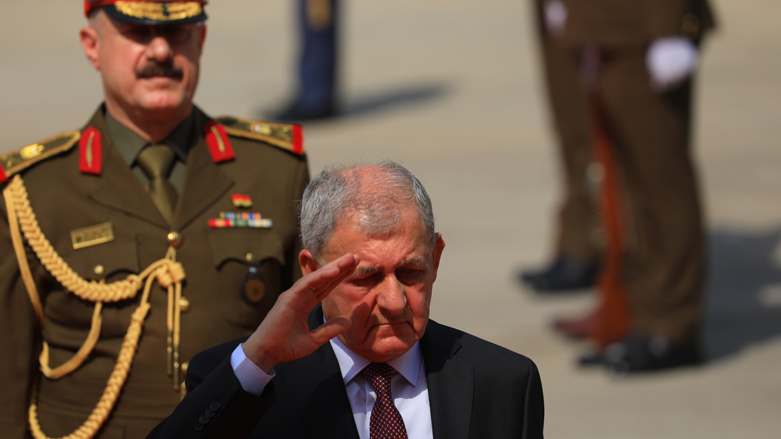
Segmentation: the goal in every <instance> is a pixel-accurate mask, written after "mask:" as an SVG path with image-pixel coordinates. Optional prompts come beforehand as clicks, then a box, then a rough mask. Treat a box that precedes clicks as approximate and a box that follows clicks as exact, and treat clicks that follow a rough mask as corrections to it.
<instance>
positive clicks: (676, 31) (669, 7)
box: [646, 0, 695, 38]
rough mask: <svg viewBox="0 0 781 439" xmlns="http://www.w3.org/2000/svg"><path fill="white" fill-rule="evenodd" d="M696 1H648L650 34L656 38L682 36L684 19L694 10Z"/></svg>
mask: <svg viewBox="0 0 781 439" xmlns="http://www.w3.org/2000/svg"><path fill="white" fill-rule="evenodd" d="M694 3H695V1H694V0H647V1H646V8H647V11H648V32H649V33H650V35H651V36H652V37H654V38H658V37H666V36H680V35H682V27H683V25H684V17H686V14H688V13H690V12H692V11H693V10H694Z"/></svg>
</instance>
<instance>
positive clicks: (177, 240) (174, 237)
mask: <svg viewBox="0 0 781 439" xmlns="http://www.w3.org/2000/svg"><path fill="white" fill-rule="evenodd" d="M181 244H182V235H180V234H179V232H170V233H169V234H168V245H170V246H171V247H179V245H181Z"/></svg>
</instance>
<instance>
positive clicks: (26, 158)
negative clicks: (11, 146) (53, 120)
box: [0, 131, 81, 183]
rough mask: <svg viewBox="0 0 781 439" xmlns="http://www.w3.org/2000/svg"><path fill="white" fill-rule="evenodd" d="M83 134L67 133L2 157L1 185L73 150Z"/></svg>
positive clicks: (0, 162)
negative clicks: (33, 166) (27, 170)
mask: <svg viewBox="0 0 781 439" xmlns="http://www.w3.org/2000/svg"><path fill="white" fill-rule="evenodd" d="M80 136H81V132H79V131H66V132H64V133H60V134H57V135H56V136H52V137H49V138H48V139H44V140H41V141H40V142H38V143H33V144H32V145H28V146H25V147H24V148H21V149H17V150H16V151H12V152H9V153H6V154H3V155H2V156H0V183H2V182H4V181H6V180H7V179H8V178H9V177H11V176H12V175H14V174H18V173H19V172H21V171H23V170H25V169H27V168H29V167H30V166H32V165H34V164H36V163H38V162H40V161H43V160H46V159H47V158H49V157H53V156H55V155H57V154H60V153H62V152H65V151H68V150H69V149H71V148H73V145H75V144H76V142H77V141H78V140H79V137H80Z"/></svg>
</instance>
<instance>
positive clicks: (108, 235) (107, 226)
mask: <svg viewBox="0 0 781 439" xmlns="http://www.w3.org/2000/svg"><path fill="white" fill-rule="evenodd" d="M113 240H114V227H113V226H112V225H111V223H103V224H98V225H95V226H90V227H85V228H83V229H78V230H72V231H71V241H72V242H73V249H74V250H78V249H80V248H85V247H92V246H93V245H98V244H103V243H106V242H111V241H113Z"/></svg>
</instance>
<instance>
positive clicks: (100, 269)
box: [93, 264, 105, 276]
mask: <svg viewBox="0 0 781 439" xmlns="http://www.w3.org/2000/svg"><path fill="white" fill-rule="evenodd" d="M93 270H94V271H95V274H97V275H98V276H100V275H102V274H103V272H104V271H105V269H104V268H103V266H102V265H100V264H98V265H96V266H95V268H94V269H93Z"/></svg>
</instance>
